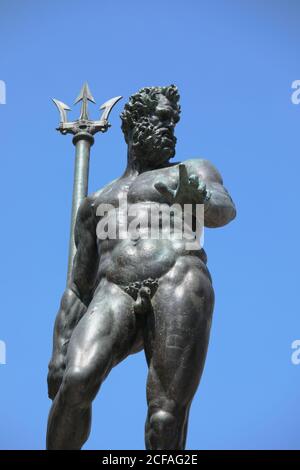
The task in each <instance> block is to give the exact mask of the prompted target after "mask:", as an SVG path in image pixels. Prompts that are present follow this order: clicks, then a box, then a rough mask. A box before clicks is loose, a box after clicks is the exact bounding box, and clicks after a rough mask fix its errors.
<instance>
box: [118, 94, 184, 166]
mask: <svg viewBox="0 0 300 470" xmlns="http://www.w3.org/2000/svg"><path fill="white" fill-rule="evenodd" d="M178 102H179V93H178V89H177V87H176V86H175V85H170V86H165V87H146V88H142V89H141V90H139V91H138V92H137V93H135V94H134V95H132V96H131V97H130V98H129V101H128V103H127V104H126V105H125V107H124V111H123V112H122V113H121V115H120V117H121V119H122V131H123V133H124V136H125V140H126V142H127V144H128V145H129V147H130V151H131V153H132V154H133V156H134V157H133V158H134V159H135V160H139V161H140V162H142V163H143V164H144V166H146V167H150V168H156V167H158V166H160V165H162V164H164V163H165V162H167V161H168V160H169V159H170V158H173V157H174V155H175V145H176V137H175V135H174V128H175V125H176V124H177V122H178V121H179V114H180V105H179V103H178Z"/></svg>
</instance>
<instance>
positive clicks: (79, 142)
mask: <svg viewBox="0 0 300 470" xmlns="http://www.w3.org/2000/svg"><path fill="white" fill-rule="evenodd" d="M121 98H122V96H116V97H115V98H111V99H110V100H108V101H106V102H105V103H104V104H103V105H102V106H101V108H100V109H103V110H104V111H103V113H102V115H101V117H100V120H98V121H92V120H90V119H89V116H88V101H91V102H92V103H95V100H94V97H93V95H92V93H91V91H90V89H89V86H88V84H87V83H84V85H83V87H82V88H81V90H80V93H79V95H78V97H77V98H76V100H75V104H76V103H78V102H79V101H82V106H81V112H80V116H79V118H78V119H77V120H76V121H71V122H68V119H67V111H70V108H69V106H68V105H66V104H65V103H63V102H62V101H59V100H56V99H53V102H54V104H55V105H56V107H57V108H58V111H59V114H60V124H59V127H58V128H57V130H58V131H59V132H61V133H62V134H73V135H74V137H73V144H74V145H75V147H76V155H75V171H74V186H73V200H72V216H71V233H70V244H69V261H68V280H67V284H69V282H71V273H72V266H73V259H74V256H75V253H76V247H75V243H74V228H75V220H76V216H77V211H78V208H79V206H80V204H81V202H82V200H83V199H84V198H85V197H86V195H87V192H88V177H89V160H90V148H91V146H92V145H93V143H94V135H95V134H96V133H97V132H106V131H107V129H108V128H109V127H110V124H109V122H108V117H109V114H110V112H111V110H112V108H113V107H114V105H115V104H116V103H117V102H118V101H119V100H120V99H121Z"/></svg>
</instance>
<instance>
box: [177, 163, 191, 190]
mask: <svg viewBox="0 0 300 470" xmlns="http://www.w3.org/2000/svg"><path fill="white" fill-rule="evenodd" d="M188 183H189V175H188V172H187V169H186V166H185V165H184V164H183V163H180V164H179V184H183V185H185V184H188Z"/></svg>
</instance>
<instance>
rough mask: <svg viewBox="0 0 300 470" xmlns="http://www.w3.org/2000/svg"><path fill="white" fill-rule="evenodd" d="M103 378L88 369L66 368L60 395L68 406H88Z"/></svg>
mask: <svg viewBox="0 0 300 470" xmlns="http://www.w3.org/2000/svg"><path fill="white" fill-rule="evenodd" d="M100 383H101V380H99V377H98V376H97V375H96V374H93V373H92V372H91V371H89V370H88V369H82V368H80V367H70V368H68V369H67V370H66V372H65V374H64V378H63V382H62V385H61V388H60V395H61V398H62V400H64V401H65V402H66V403H67V405H68V406H76V407H80V408H88V407H89V406H90V405H91V402H92V401H93V399H94V398H95V395H96V393H97V391H98V389H99V387H100Z"/></svg>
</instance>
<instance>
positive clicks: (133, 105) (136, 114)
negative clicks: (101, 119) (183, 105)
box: [120, 85, 180, 143]
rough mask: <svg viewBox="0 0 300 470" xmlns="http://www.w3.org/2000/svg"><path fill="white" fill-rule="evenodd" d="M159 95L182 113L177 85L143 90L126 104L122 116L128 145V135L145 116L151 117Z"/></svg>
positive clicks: (123, 129)
mask: <svg viewBox="0 0 300 470" xmlns="http://www.w3.org/2000/svg"><path fill="white" fill-rule="evenodd" d="M158 95H164V96H165V97H166V98H168V100H169V101H170V103H171V105H172V107H173V108H174V109H176V111H177V112H178V114H179V113H180V105H179V103H178V102H179V99H180V95H179V93H178V88H177V87H176V86H175V85H169V86H164V87H160V86H153V87H145V88H141V89H140V90H139V91H138V92H137V93H135V94H134V95H132V96H131V97H130V98H129V101H128V103H126V104H125V106H124V110H123V111H122V113H121V114H120V118H121V119H122V126H121V128H122V131H123V133H124V136H125V140H126V142H127V143H128V135H129V133H130V131H132V130H133V129H134V127H135V126H136V124H137V123H138V122H139V121H140V120H141V118H143V117H145V116H149V114H151V112H153V111H154V110H155V108H156V106H157V104H158Z"/></svg>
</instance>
